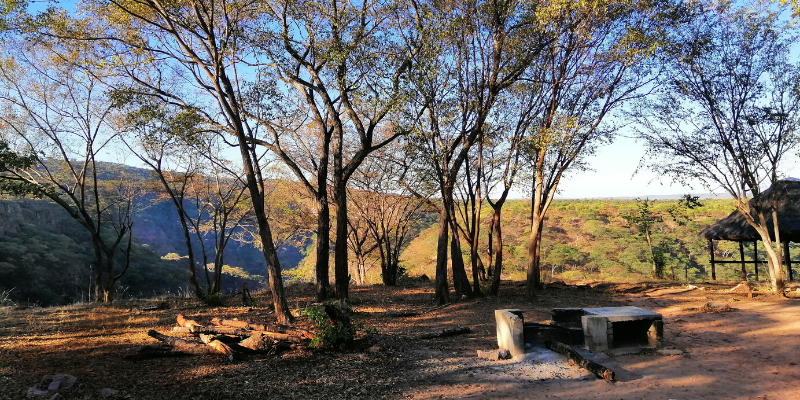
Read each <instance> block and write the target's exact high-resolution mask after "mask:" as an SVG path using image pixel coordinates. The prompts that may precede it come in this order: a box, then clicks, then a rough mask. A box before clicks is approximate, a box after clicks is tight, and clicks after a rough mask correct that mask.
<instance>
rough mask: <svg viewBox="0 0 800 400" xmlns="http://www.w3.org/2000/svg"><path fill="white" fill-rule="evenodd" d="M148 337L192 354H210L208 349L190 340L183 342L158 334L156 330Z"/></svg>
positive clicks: (148, 333)
mask: <svg viewBox="0 0 800 400" xmlns="http://www.w3.org/2000/svg"><path fill="white" fill-rule="evenodd" d="M147 336H150V337H152V338H154V339H156V340H159V341H161V342H164V343H166V344H168V345H170V346H172V347H174V348H176V349H178V350H181V351H185V352H188V353H192V354H204V353H208V349H207V348H206V347H205V346H204V345H201V344H199V343H193V342H190V341H188V340H183V339H181V338H176V337H174V336H167V335H163V334H161V333H158V332H156V331H155V330H153V329H151V330H149V331H148V332H147Z"/></svg>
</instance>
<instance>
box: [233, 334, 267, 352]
mask: <svg viewBox="0 0 800 400" xmlns="http://www.w3.org/2000/svg"><path fill="white" fill-rule="evenodd" d="M274 346H275V340H273V339H272V338H271V337H269V336H267V335H264V334H261V333H257V334H254V335H251V336H250V337H248V338H247V339H245V340H242V341H241V342H239V347H243V348H245V349H248V350H252V351H268V350H272V348H273V347H274Z"/></svg>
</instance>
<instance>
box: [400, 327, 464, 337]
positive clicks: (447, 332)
mask: <svg viewBox="0 0 800 400" xmlns="http://www.w3.org/2000/svg"><path fill="white" fill-rule="evenodd" d="M470 332H471V329H469V328H468V327H456V328H446V329H442V330H440V331H433V332H428V333H423V334H420V335H416V336H413V337H412V339H433V338H439V337H447V336H455V335H461V334H464V333H470Z"/></svg>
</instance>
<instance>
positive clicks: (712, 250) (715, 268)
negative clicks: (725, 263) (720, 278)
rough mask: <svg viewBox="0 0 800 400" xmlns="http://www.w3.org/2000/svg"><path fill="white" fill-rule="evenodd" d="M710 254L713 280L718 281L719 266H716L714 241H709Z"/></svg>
mask: <svg viewBox="0 0 800 400" xmlns="http://www.w3.org/2000/svg"><path fill="white" fill-rule="evenodd" d="M708 253H709V254H711V280H712V281H715V280H717V266H716V265H714V239H708Z"/></svg>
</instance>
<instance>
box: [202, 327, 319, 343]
mask: <svg viewBox="0 0 800 400" xmlns="http://www.w3.org/2000/svg"><path fill="white" fill-rule="evenodd" d="M192 332H193V333H195V334H206V335H209V334H217V335H234V336H242V337H249V336H253V335H266V336H269V337H271V338H273V339H275V340H285V341H287V342H292V343H303V342H306V341H308V339H306V338H304V337H302V336H299V335H290V334H286V333H280V332H270V331H251V330H244V329H239V328H234V327H232V326H220V325H209V326H202V327H197V329H195V330H193V331H192Z"/></svg>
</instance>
